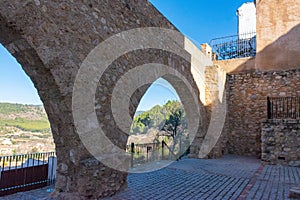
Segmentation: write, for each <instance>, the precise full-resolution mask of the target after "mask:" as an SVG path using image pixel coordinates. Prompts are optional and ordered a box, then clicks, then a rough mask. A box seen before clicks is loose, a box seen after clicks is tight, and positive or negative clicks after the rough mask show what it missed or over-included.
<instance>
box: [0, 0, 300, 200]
mask: <svg viewBox="0 0 300 200" xmlns="http://www.w3.org/2000/svg"><path fill="white" fill-rule="evenodd" d="M256 4H257V12H258V14H257V21H258V25H257V44H258V50H259V52H258V54H257V57H256V59H245V60H243V61H240V60H239V61H235V62H232V63H230V62H220V63H213V62H212V61H211V60H210V59H209V58H208V57H206V55H204V54H203V53H202V52H201V51H200V50H198V49H197V48H196V47H195V46H194V45H193V44H192V43H191V42H189V41H188V40H187V39H186V38H185V37H184V36H182V35H180V34H179V35H178V34H177V35H176V34H175V35H176V36H174V38H171V37H168V36H169V35H168V36H165V35H162V37H158V38H157V40H158V41H159V42H157V44H158V46H151V45H152V44H151V42H150V43H149V44H147V45H145V46H144V47H143V48H136V49H132V50H130V51H127V52H125V53H124V54H122V55H119V56H118V57H117V58H116V59H115V60H112V62H111V63H109V66H108V67H107V68H106V69H105V70H104V71H103V73H102V74H98V75H99V77H97V78H99V79H97V82H96V85H94V87H95V89H96V90H95V95H94V96H92V99H90V100H91V102H92V103H93V109H94V111H93V112H95V113H96V118H97V119H96V121H97V123H99V125H100V127H102V129H103V132H105V133H106V137H107V138H109V140H110V141H112V143H113V144H114V145H115V146H118V147H120V148H125V144H126V140H127V136H126V134H124V131H123V130H121V129H120V128H119V126H118V125H117V124H116V122H115V121H114V120H112V119H114V117H115V116H114V113H113V108H112V106H111V101H112V93H113V92H114V87H115V86H116V85H117V84H118V81H119V80H120V79H121V78H122V77H124V76H125V75H126V74H128V73H129V72H130V71H132V70H134V69H138V67H141V66H143V67H144V68H145V67H146V71H148V72H149V71H151V70H149V68H151V67H152V68H153V69H154V68H155V66H156V68H155V70H154V73H153V74H151V73H150V74H148V75H149V77H151V78H149V79H147V78H146V77H148V76H145V75H144V77H143V79H147V80H143V81H142V82H140V83H139V84H137V85H138V87H137V88H136V89H135V91H131V93H130V96H129V98H127V101H129V102H122V103H123V104H120V109H124V105H128V104H129V105H128V106H127V107H129V108H128V109H127V108H126V109H127V110H128V112H129V113H128V114H129V115H131V116H133V113H134V112H135V109H136V108H137V106H138V103H139V100H140V99H141V97H142V96H143V94H144V93H145V91H146V90H147V88H148V87H149V85H150V84H151V82H153V81H155V79H156V78H158V77H163V78H165V79H166V80H168V81H169V82H170V83H171V84H172V85H173V86H174V87H175V89H176V91H177V92H178V94H179V96H180V98H181V100H182V101H183V104H184V107H185V109H186V112H187V116H189V124H193V125H195V126H193V127H190V128H191V129H192V128H195V127H198V128H197V130H193V131H194V133H195V139H194V141H193V144H192V145H191V151H192V152H191V153H192V154H191V156H194V157H198V156H199V155H200V154H199V151H200V150H201V144H202V142H203V139H204V136H205V134H206V132H207V130H208V129H209V127H208V124H209V123H210V122H211V123H214V120H210V116H211V111H212V110H213V109H211V108H213V107H214V106H212V105H214V103H217V104H218V105H222V102H223V101H222V99H227V101H228V102H227V107H228V111H229V112H228V113H227V118H226V122H225V126H224V129H223V132H222V136H221V139H220V140H219V141H218V143H217V145H216V146H215V148H214V149H213V150H212V151H211V152H210V154H209V156H211V157H214V156H220V155H222V153H224V152H225V153H226V152H229V153H240V154H244V155H247V154H250V155H259V154H260V142H259V139H257V138H258V137H259V136H260V124H259V123H260V122H258V121H259V120H260V119H261V118H264V116H263V114H262V113H264V110H263V109H264V108H263V106H260V107H259V108H256V107H255V105H256V104H257V105H261V104H263V102H262V100H263V99H264V98H265V97H266V96H267V95H268V92H269V91H268V90H265V89H264V87H265V86H266V87H267V86H268V85H272V82H273V80H274V79H273V78H272V77H273V76H274V73H275V74H276V72H274V70H280V71H282V70H285V71H289V70H293V71H292V72H287V73H289V74H290V75H289V76H288V77H287V80H281V82H278V83H277V85H273V86H274V87H275V88H276V92H281V90H283V91H285V92H286V93H288V94H298V95H299V93H300V91H298V89H297V87H299V84H298V83H299V80H298V79H299V74H300V72H299V66H300V65H299V63H300V60H299V59H300V56H299V52H300V45H299V41H300V39H299V27H298V26H297V25H298V24H299V22H300V16H299V12H298V10H299V7H300V6H299V2H298V1H297V0H296V1H292V0H289V1H286V2H285V3H284V4H283V3H281V2H279V1H278V2H276V3H274V2H273V1H271V0H260V1H256ZM274 7H278V8H280V11H282V12H278V13H274V12H271V11H270V10H272V8H274ZM0 22H1V23H0V42H1V44H3V45H4V46H5V47H6V48H7V49H8V50H9V52H10V53H11V54H12V55H13V56H14V57H15V58H16V59H17V60H18V62H19V63H20V64H21V65H22V67H23V69H24V70H25V72H26V73H27V74H28V76H29V77H30V78H31V80H32V81H33V83H34V85H35V87H36V88H37V90H38V93H39V95H40V98H41V100H42V101H43V103H44V106H45V109H46V111H47V114H48V117H49V120H50V123H51V129H52V133H53V137H54V141H55V145H56V152H57V157H58V169H57V182H56V186H55V192H54V195H55V196H57V197H61V198H66V199H80V198H82V199H86V198H100V197H105V196H108V195H112V194H114V193H115V192H116V191H119V190H121V189H122V188H124V187H126V176H127V173H126V172H122V171H118V170H114V169H111V168H109V167H107V166H106V165H104V164H103V163H101V162H99V161H98V160H97V159H96V158H95V157H94V156H93V155H92V154H91V152H90V149H89V148H88V147H86V146H85V145H84V144H83V142H82V140H81V138H80V137H82V136H80V134H79V132H78V129H77V128H76V124H75V122H74V116H73V109H74V108H75V110H76V109H77V113H80V112H81V111H85V109H87V110H88V109H90V107H88V106H87V107H76V106H75V107H74V104H76V102H75V103H74V102H73V94H74V84H75V82H76V77H77V75H78V73H79V70H80V67H81V66H82V63H84V61H85V59H86V58H87V57H88V56H89V55H90V52H92V50H93V49H94V48H95V47H97V46H98V45H99V44H100V43H102V42H103V41H106V40H107V39H109V38H111V37H112V36H115V35H116V34H118V33H122V32H124V31H130V30H134V29H135V30H136V29H137V28H139V29H140V30H144V29H147V28H149V27H152V28H153V27H157V28H160V30H173V31H176V28H175V27H174V26H173V25H172V24H171V23H170V22H169V21H168V20H167V19H166V18H165V17H164V16H162V15H161V14H160V13H159V12H158V11H157V10H156V9H155V8H154V7H153V6H152V5H151V4H150V3H149V2H148V1H145V0H110V1H108V0H107V1H104V0H90V1H87V0H80V1H43V0H28V1H21V0H15V1H8V0H2V1H1V5H0ZM275 22H276V23H275ZM270 24H271V25H270ZM270 30H271V31H270ZM150 33H151V31H150ZM119 38H121V40H120V42H119V43H115V44H114V45H115V46H111V48H107V49H105V52H107V53H108V54H107V57H109V53H111V52H115V50H116V49H122V48H123V45H126V42H128V41H131V40H133V39H134V38H135V36H133V37H132V38H130V37H129V38H126V37H119ZM122 39H123V41H122ZM147 39H148V38H140V40H145V41H147ZM293 41H294V42H293ZM295 42H296V44H298V45H295ZM162 44H168V45H165V47H164V45H162ZM282 44H285V45H286V46H285V47H284V48H285V50H284V51H278V50H277V48H278V46H281V47H282ZM161 45H162V46H161ZM175 47H176V48H175ZM273 52H276V54H277V55H278V57H277V58H273V57H272V55H274V54H273ZM104 54H105V53H104ZM105 55H106V54H105ZM104 58H105V56H104ZM269 58H270V59H271V61H270V62H268V61H266V59H269ZM149 63H150V64H149ZM151 63H152V64H153V63H156V65H151ZM157 66H158V67H157ZM152 68H151V69H152ZM97 70H98V68H88V70H87V73H91V74H94V73H96V74H97V73H98V72H97ZM270 71H272V72H270ZM282 73H285V72H282ZM141 76H143V74H141ZM240 77H244V78H245V79H247V78H248V79H247V81H249V82H247V84H249V87H250V88H251V87H252V89H253V90H254V91H252V93H257V94H258V96H259V95H261V97H260V96H259V97H258V98H259V99H258V100H259V101H258V100H257V101H256V99H255V98H257V97H255V98H254V97H253V99H251V98H250V97H252V96H251V95H250V96H249V98H250V99H247V98H248V96H247V97H246V98H245V100H244V102H243V100H240V99H239V98H238V97H239V96H241V95H245V94H244V93H241V92H242V91H240V88H241V83H239V81H238V80H240ZM265 77H267V78H265ZM268 77H269V78H268ZM297 77H298V78H297ZM86 78H87V79H85V80H84V81H87V82H88V81H90V80H89V79H88V77H86ZM226 79H227V82H228V84H227V83H226V84H225V82H226ZM254 79H255V80H256V81H258V82H259V83H261V84H262V89H261V88H259V87H256V86H253V84H254V83H253V82H252V81H251V80H254ZM262 79H265V80H264V81H262ZM127 81H129V84H130V80H127ZM287 81H288V83H289V84H290V85H291V86H289V85H286V82H287ZM273 86H272V87H273ZM225 88H226V91H228V92H227V94H226V95H225V93H224V91H225ZM81 89H83V90H84V89H85V90H88V88H84V87H83V88H81ZM232 91H235V92H236V93H233V92H232ZM245 93H248V91H246V92H245ZM83 94H85V93H84V92H83ZM85 97H88V96H83V97H82V99H83V101H82V102H81V101H80V103H83V102H84V101H85V100H86V99H85ZM195 97H196V98H195ZM215 97H217V98H215ZM89 98H90V96H89ZM238 100H240V101H242V102H240V104H237V106H235V107H233V106H231V105H232V104H234V103H236V101H238ZM126 103H128V104H126ZM76 105H77V104H76ZM78 105H83V106H84V104H78ZM249 105H250V106H253V105H254V107H255V109H256V110H257V109H258V110H259V112H260V113H259V115H258V117H257V116H256V115H254V116H253V117H252V118H250V119H249V120H248V121H247V122H244V121H241V122H240V124H235V123H232V122H233V121H234V119H235V118H240V116H239V114H241V113H240V112H241V110H243V109H245V107H247V106H249ZM217 107H219V106H217ZM80 109H82V110H80ZM235 109H237V111H236V110H235ZM127 110H126V111H127ZM91 112H92V111H91ZM217 112H219V111H218V110H217ZM245 112H248V110H247V111H245ZM249 112H250V111H249ZM83 113H84V112H83ZM195 113H196V114H195ZM231 113H232V114H231ZM85 117H86V118H87V119H88V118H89V116H83V118H85ZM119 117H122V116H119ZM197 117H198V118H197ZM194 119H196V120H194ZM217 120H219V119H217ZM85 122H86V126H87V128H89V127H88V126H93V123H89V122H88V121H85ZM93 122H95V121H93ZM250 125H251V126H250ZM124 126H125V127H126V126H128V124H125V125H124ZM241 127H242V128H243V129H241ZM244 127H248V128H249V127H250V128H251V127H252V128H254V129H255V132H254V133H253V134H249V135H247V130H246V129H244ZM221 128H222V127H221ZM215 131H216V130H215ZM217 131H219V130H217ZM221 131H222V130H221ZM221 131H219V132H221ZM237 132H239V134H240V135H239V134H237ZM243 134H244V135H245V137H243V138H242V137H241V135H243ZM245 141H246V142H245ZM250 146H252V147H250ZM253 146H254V147H255V148H253ZM108 156H109V155H108Z"/></svg>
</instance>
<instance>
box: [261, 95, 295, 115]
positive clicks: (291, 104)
mask: <svg viewBox="0 0 300 200" xmlns="http://www.w3.org/2000/svg"><path fill="white" fill-rule="evenodd" d="M267 107H268V119H300V97H267Z"/></svg>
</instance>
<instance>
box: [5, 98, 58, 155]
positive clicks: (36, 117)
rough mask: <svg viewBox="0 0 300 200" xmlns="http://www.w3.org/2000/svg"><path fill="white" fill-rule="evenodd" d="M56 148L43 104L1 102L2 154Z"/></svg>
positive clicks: (47, 150) (52, 149) (43, 150)
mask: <svg viewBox="0 0 300 200" xmlns="http://www.w3.org/2000/svg"><path fill="white" fill-rule="evenodd" d="M54 150H55V146H54V141H53V137H52V133H51V129H50V123H49V121H48V118H47V114H46V112H45V110H44V107H43V106H36V105H22V104H12V103H0V156H2V155H13V154H23V153H33V152H49V151H54Z"/></svg>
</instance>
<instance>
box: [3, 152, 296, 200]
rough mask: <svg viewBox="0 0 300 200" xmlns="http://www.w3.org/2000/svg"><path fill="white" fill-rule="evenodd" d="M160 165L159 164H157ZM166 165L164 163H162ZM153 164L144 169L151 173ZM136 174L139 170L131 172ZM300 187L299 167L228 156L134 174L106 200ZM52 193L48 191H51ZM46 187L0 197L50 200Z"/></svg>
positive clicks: (279, 194)
mask: <svg viewBox="0 0 300 200" xmlns="http://www.w3.org/2000/svg"><path fill="white" fill-rule="evenodd" d="M160 164H161V163H160ZM164 164H165V163H164ZM153 166H154V165H153V164H151V165H148V166H143V167H142V168H143V169H142V170H145V168H146V169H147V167H148V169H149V170H151V169H152V168H153ZM134 171H135V172H137V171H138V169H137V168H136V169H134ZM297 185H298V186H299V185H300V168H297V167H287V166H277V165H265V166H263V165H261V164H260V160H259V159H256V158H252V157H243V156H235V155H227V156H224V157H223V158H220V159H209V160H207V159H201V160H200V159H188V158H183V159H182V160H180V161H177V162H173V163H172V164H170V165H168V166H167V167H164V168H162V169H160V170H157V171H153V172H147V173H133V174H130V175H129V176H128V188H127V189H126V190H125V191H122V192H120V193H118V194H116V195H115V196H112V197H109V198H106V200H117V199H118V200H120V199H130V200H131V199H151V200H152V199H176V200H177V199H222V200H223V199H249V200H250V199H251V200H252V199H272V200H275V199H280V200H281V199H289V198H288V193H289V189H290V188H291V187H294V186H297ZM50 190H51V188H50ZM50 190H49V188H42V189H39V190H33V191H29V192H25V193H18V194H14V195H10V196H7V197H3V198H0V199H3V200H14V199H18V200H27V199H28V200H37V199H44V200H50V199H51V198H50V197H48V196H49V194H50V192H49V191H50Z"/></svg>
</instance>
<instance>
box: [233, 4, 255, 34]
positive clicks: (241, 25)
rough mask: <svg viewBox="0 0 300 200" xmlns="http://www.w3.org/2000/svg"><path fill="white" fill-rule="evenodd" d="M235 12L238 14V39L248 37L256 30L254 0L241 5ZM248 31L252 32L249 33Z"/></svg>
mask: <svg viewBox="0 0 300 200" xmlns="http://www.w3.org/2000/svg"><path fill="white" fill-rule="evenodd" d="M236 14H237V16H238V35H239V39H248V38H252V37H253V36H254V34H253V33H255V32H256V7H255V4H254V2H248V3H244V4H243V5H241V6H240V7H239V8H238V9H237V11H236ZM249 33H252V34H250V35H249Z"/></svg>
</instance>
